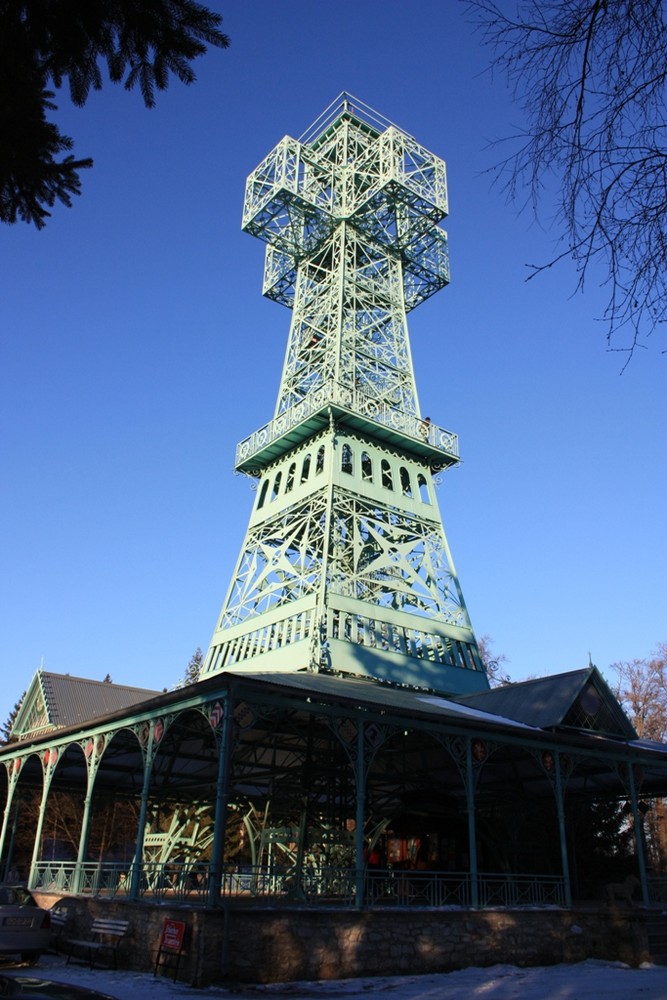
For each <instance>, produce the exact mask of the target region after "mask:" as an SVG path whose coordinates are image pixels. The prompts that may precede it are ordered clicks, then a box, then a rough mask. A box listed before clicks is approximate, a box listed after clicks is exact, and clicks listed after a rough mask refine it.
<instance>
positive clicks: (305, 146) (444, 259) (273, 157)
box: [201, 94, 488, 693]
mask: <svg viewBox="0 0 667 1000" xmlns="http://www.w3.org/2000/svg"><path fill="white" fill-rule="evenodd" d="M446 214H447V184H446V175H445V164H444V162H443V161H442V160H440V159H439V158H438V157H436V156H434V155H433V154H432V153H430V152H429V151H428V150H426V149H425V148H424V147H423V146H421V145H420V144H419V143H418V142H417V141H416V140H415V139H413V138H412V136H410V135H408V134H407V133H406V132H404V131H402V130H401V129H399V128H397V127H396V126H395V125H392V124H391V123H390V122H388V121H387V120H386V119H384V118H383V117H382V116H381V115H379V114H378V113H377V112H375V111H373V110H372V109H371V108H369V107H367V106H366V105H364V104H363V103H362V102H360V101H358V100H356V99H355V98H352V97H351V96H349V95H348V94H342V95H341V96H340V97H339V98H337V100H336V101H334V102H333V104H331V105H330V106H329V108H327V109H326V111H325V112H324V113H323V114H322V115H321V116H320V117H319V118H318V119H317V121H316V122H315V123H314V124H313V125H312V126H311V127H310V129H309V130H308V131H307V132H306V133H305V134H304V135H303V136H301V138H300V139H298V140H297V139H292V138H290V137H289V136H286V137H285V138H284V139H282V140H281V141H280V142H279V143H278V145H277V146H276V147H275V149H273V150H272V151H271V152H270V153H269V155H268V156H267V157H266V158H265V159H264V160H263V161H262V163H260V165H259V166H258V167H257V168H256V169H255V170H254V171H253V172H252V174H251V175H250V177H249V178H248V181H247V186H246V195H245V203H244V209H243V229H244V230H245V231H246V232H249V233H251V234H252V235H254V236H258V237H259V238H260V239H262V240H263V241H264V242H265V243H266V258H265V266H264V285H263V291H264V294H265V295H266V296H268V297H269V298H271V299H274V300H275V301H276V302H279V303H282V304H283V305H285V306H287V307H288V308H290V309H291V310H292V321H291V325H290V331H289V336H288V342H287V350H286V354H285V361H284V365H283V371H282V377H281V381H280V389H279V392H278V400H277V403H276V408H275V412H274V415H273V418H272V419H271V420H270V421H269V422H268V423H266V424H264V426H262V427H261V428H260V429H259V430H257V431H255V432H254V433H253V434H251V435H250V436H249V437H248V438H246V439H245V440H243V441H241V442H240V444H239V445H238V447H237V449H236V463H235V467H236V470H237V471H239V472H243V473H246V474H247V475H249V476H252V477H253V478H255V479H256V480H257V489H256V499H255V503H254V508H253V510H252V513H251V516H250V523H249V526H248V530H247V533H246V537H245V539H244V542H243V545H242V547H241V553H240V556H239V559H238V562H237V565H236V569H235V571H234V575H233V577H232V581H231V584H230V586H229V590H228V593H227V596H226V599H225V602H224V605H223V608H222V612H221V615H220V618H219V621H218V623H217V627H216V629H215V632H214V634H213V637H212V640H211V645H210V647H209V650H208V653H207V656H206V659H205V661H204V665H203V669H202V674H201V676H202V677H205V676H206V675H208V674H213V673H217V672H219V671H221V670H233V671H234V672H245V671H252V672H256V673H267V672H271V671H281V672H284V671H290V672H292V671H298V670H305V671H308V670H309V671H317V672H322V671H324V672H328V673H334V674H336V675H340V676H342V677H344V676H345V675H356V676H366V677H372V678H376V679H378V680H382V681H386V682H391V683H398V684H407V685H411V686H416V687H421V688H427V689H430V690H434V691H437V692H440V693H464V692H469V691H477V690H483V689H485V688H487V687H488V681H487V678H486V674H485V672H484V668H483V665H482V662H481V659H480V655H479V650H478V647H477V643H476V640H475V636H474V633H473V630H472V627H471V624H470V620H469V617H468V613H467V610H466V607H465V603H464V600H463V595H462V592H461V588H460V586H459V581H458V578H457V575H456V571H455V569H454V564H453V561H452V558H451V554H450V551H449V547H448V544H447V540H446V537H445V533H444V529H443V525H442V519H441V516H440V512H439V509H438V504H437V499H436V495H435V489H434V483H433V474H434V473H436V472H440V471H442V470H444V469H447V468H448V467H449V466H451V465H454V464H456V463H457V462H458V460H459V455H458V441H457V438H456V435H455V434H453V433H452V432H451V431H447V430H445V429H443V428H442V427H439V426H438V425H437V424H436V423H433V422H431V420H430V418H428V417H423V416H422V414H421V412H420V409H419V403H418V399H417V389H416V385H415V379H414V372H413V366H412V358H411V354H410V344H409V338H408V329H407V321H406V315H407V313H408V312H409V311H410V310H411V309H413V308H414V307H415V306H417V305H419V304H420V302H423V301H424V300H425V299H427V298H428V297H429V296H430V295H433V294H434V293H435V292H437V291H438V290H439V289H441V288H443V287H444V286H445V285H446V284H447V283H448V281H449V258H448V252H447V236H446V233H445V232H444V231H443V230H442V229H441V228H440V227H439V225H438V223H439V222H440V221H441V220H442V219H443V218H444V217H445V216H446Z"/></svg>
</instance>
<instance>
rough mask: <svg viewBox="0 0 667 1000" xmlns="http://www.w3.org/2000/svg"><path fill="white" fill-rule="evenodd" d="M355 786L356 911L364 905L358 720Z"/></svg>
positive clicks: (361, 745)
mask: <svg viewBox="0 0 667 1000" xmlns="http://www.w3.org/2000/svg"><path fill="white" fill-rule="evenodd" d="M355 772H356V773H355V779H356V786H357V816H356V828H355V835H356V837H355V839H356V851H355V853H356V871H355V890H354V903H355V906H356V907H357V909H360V908H361V907H362V906H363V905H364V803H365V800H366V762H365V755H364V724H363V722H362V721H361V720H359V723H358V728H357V759H356V761H355Z"/></svg>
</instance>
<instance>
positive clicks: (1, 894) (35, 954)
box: [0, 885, 51, 962]
mask: <svg viewBox="0 0 667 1000" xmlns="http://www.w3.org/2000/svg"><path fill="white" fill-rule="evenodd" d="M50 941H51V914H50V913H49V911H48V910H43V909H42V908H41V907H39V906H38V905H37V903H36V901H35V898H34V897H33V895H32V894H31V893H30V892H29V891H28V890H27V889H25V888H24V887H23V886H20V885H0V953H1V954H4V955H10V954H18V955H20V956H21V959H22V961H24V962H36V961H37V959H38V958H39V956H40V955H41V954H42V952H43V951H46V950H47V949H48V947H49V944H50Z"/></svg>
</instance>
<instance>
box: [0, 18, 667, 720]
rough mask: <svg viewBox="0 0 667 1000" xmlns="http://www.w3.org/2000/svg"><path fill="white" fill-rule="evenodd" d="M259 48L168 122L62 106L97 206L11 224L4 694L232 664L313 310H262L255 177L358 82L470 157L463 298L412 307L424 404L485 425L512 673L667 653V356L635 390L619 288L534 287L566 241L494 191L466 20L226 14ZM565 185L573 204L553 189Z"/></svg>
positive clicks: (485, 623) (466, 440)
mask: <svg viewBox="0 0 667 1000" xmlns="http://www.w3.org/2000/svg"><path fill="white" fill-rule="evenodd" d="M212 6H213V7H214V8H215V9H219V10H220V11H221V12H222V13H223V15H224V30H226V31H227V32H228V34H229V35H230V36H231V39H232V46H231V48H230V49H229V50H227V51H223V52H220V51H215V52H212V53H209V54H208V55H207V56H205V57H204V58H203V59H201V60H199V62H198V64H197V66H196V69H197V74H198V81H197V83H196V84H195V85H194V86H192V87H190V88H186V87H183V86H181V85H179V84H177V83H175V82H174V83H173V84H172V85H171V87H170V88H169V90H168V91H167V92H166V93H165V94H162V95H160V97H159V100H158V107H157V108H156V109H155V110H153V111H147V110H145V109H144V108H143V106H142V104H141V101H140V99H139V94H138V93H136V94H135V93H132V94H126V93H125V92H124V91H123V90H122V89H120V88H118V87H115V88H114V87H111V86H110V85H106V86H105V88H104V90H103V91H102V92H101V93H99V94H94V95H93V96H92V97H91V98H90V100H89V101H88V104H87V105H86V107H85V108H84V109H75V108H72V107H71V106H70V105H69V102H68V100H67V99H66V97H65V96H62V97H61V98H60V106H61V110H60V113H59V116H58V118H59V121H60V123H61V127H62V129H63V131H65V132H66V133H67V134H70V135H72V136H73V138H74V139H75V153H76V154H77V155H79V156H87V155H89V156H93V157H94V159H95V166H94V168H93V169H92V170H91V171H88V172H85V173H84V191H83V194H82V196H81V197H80V198H77V199H75V202H74V207H73V208H71V209H65V208H56V209H55V211H54V214H53V218H52V220H51V221H50V222H49V224H48V226H47V228H46V229H45V230H43V231H42V232H37V231H35V230H34V229H32V228H28V227H27V226H25V225H16V226H14V227H6V226H5V227H2V229H1V230H0V253H1V254H2V268H1V271H0V282H1V289H2V292H1V295H0V336H1V356H0V383H1V384H0V407H1V408H2V414H1V420H2V491H1V494H0V551H1V552H2V566H3V572H2V575H1V578H0V664H1V667H2V675H3V678H4V683H3V686H2V692H1V693H0V699H1V703H0V717H2V718H3V719H4V718H6V717H7V714H8V712H9V710H10V709H11V707H12V706H13V704H14V702H15V701H16V700H17V699H18V698H19V697H20V696H21V694H22V692H23V691H24V690H25V688H26V687H27V685H28V684H29V682H30V679H31V678H32V676H33V674H34V672H35V670H37V669H38V668H39V666H40V663H43V666H44V668H45V669H47V670H51V671H54V672H58V673H71V674H75V675H80V676H85V677H93V678H98V679H100V680H101V679H103V678H104V677H105V675H106V674H107V673H108V674H110V675H111V677H112V678H113V680H114V681H116V682H118V683H126V684H134V685H138V686H142V687H147V688H154V689H157V690H159V689H162V688H163V687H172V686H173V685H174V684H176V683H177V682H178V680H179V678H180V677H182V675H183V673H184V671H185V667H186V665H187V662H188V660H189V659H190V656H191V655H192V653H193V652H194V650H195V649H196V647H197V646H202V647H203V648H204V649H206V647H207V645H208V642H209V639H210V636H211V633H212V631H213V628H214V625H215V622H216V618H217V615H218V612H219V609H220V606H221V604H222V601H223V598H224V596H225V592H226V589H227V585H228V582H229V578H230V575H231V573H232V570H233V567H234V562H235V560H236V557H237V554H238V551H239V548H240V545H241V542H242V540H243V536H244V532H245V529H246V525H247V520H248V517H249V514H250V508H251V504H252V493H251V490H250V486H249V483H248V481H247V480H244V479H243V478H242V477H239V476H235V475H234V474H233V471H232V466H233V458H234V448H235V445H236V442H237V441H238V440H240V439H241V438H243V437H245V436H246V435H247V434H249V433H250V432H252V431H253V430H254V429H255V428H256V427H258V426H260V425H261V424H262V423H264V422H265V421H266V420H267V419H269V418H270V417H271V415H272V412H273V407H274V404H275V399H276V394H277V390H278V383H279V377H280V370H281V365H282V357H283V351H284V347H285V342H286V337H287V331H288V325H289V319H290V314H289V311H288V310H287V309H284V308H283V307H281V306H278V305H276V304H275V303H272V302H269V301H268V300H264V299H263V298H262V296H261V273H262V264H263V247H262V244H260V242H259V241H258V240H256V239H253V238H252V237H250V236H247V235H245V234H244V233H242V232H241V230H240V217H241V209H242V202H243V191H244V184H245V178H246V176H247V174H248V173H250V171H251V170H253V169H254V167H255V166H256V165H257V164H258V162H259V161H260V160H261V159H262V158H263V157H264V156H265V155H266V153H267V152H268V151H269V150H270V149H271V148H273V146H274V145H275V144H276V142H277V141H278V140H279V139H280V138H281V137H282V136H283V135H285V134H290V135H293V136H298V135H300V134H301V133H302V132H303V131H304V130H305V129H306V128H307V126H308V125H309V124H310V123H311V122H312V121H313V120H314V119H315V118H316V117H317V116H318V115H319V114H320V112H321V111H322V110H323V109H324V108H325V107H326V106H327V105H328V104H329V103H330V102H331V101H332V100H333V99H334V98H335V97H336V96H337V95H338V94H339V93H340V92H341V91H342V90H347V91H348V92H350V93H352V94H354V95H356V96H357V97H359V98H360V99H362V100H363V101H364V102H366V103H367V104H369V105H371V106H372V107H374V108H376V109H377V110H378V111H380V112H381V113H382V114H383V115H385V116H386V117H387V118H389V119H391V120H392V121H394V122H396V123H397V124H398V125H399V126H401V127H402V128H404V129H405V130H406V131H408V132H410V133H411V134H413V135H414V136H415V137H416V138H417V139H418V140H419V141H420V142H422V143H423V144H424V145H425V146H426V147H427V148H429V149H431V150H432V151H433V152H435V153H437V154H438V155H439V156H441V157H442V158H443V159H445V160H446V162H447V166H448V178H449V188H450V217H449V219H448V220H447V222H446V224H445V225H446V228H447V231H448V233H449V238H450V252H451V268H452V283H451V285H450V286H449V287H448V288H446V289H445V290H444V291H442V292H440V293H439V294H438V295H436V296H434V297H433V298H432V299H431V300H429V301H428V302H427V303H425V304H424V305H422V306H420V307H419V308H418V309H416V310H415V311H414V312H413V313H411V315H410V318H409V322H410V333H411V342H412V349H413V358H414V364H415V370H416V376H417V384H418V389H419V395H420V400H421V404H422V412H424V413H429V414H430V415H431V417H432V418H433V420H434V421H435V422H437V423H438V424H441V425H442V426H444V427H447V428H449V429H451V430H453V431H456V432H457V433H458V434H459V438H460V445H461V454H462V458H463V462H462V464H461V466H460V467H459V468H457V469H456V470H454V471H451V472H449V473H447V474H446V475H445V476H444V477H443V483H442V485H441V487H440V492H439V499H440V505H441V509H442V513H443V519H444V523H445V528H446V531H447V534H448V537H449V541H450V544H451V548H452V552H453V555H454V560H455V563H456V566H457V569H458V572H459V576H460V579H461V584H462V587H463V591H464V594H465V598H466V601H467V604H468V608H469V611H470V615H471V618H472V622H473V626H474V628H475V629H476V631H477V633H478V634H479V635H482V634H488V635H490V636H492V637H493V646H494V648H495V650H496V651H497V652H502V653H504V654H505V655H506V656H507V658H508V662H507V664H506V667H507V670H508V672H509V673H510V675H511V676H512V678H513V679H515V680H520V679H522V678H523V677H526V676H530V675H541V674H547V673H554V672H559V671H565V670H571V669H575V668H578V667H581V666H585V665H586V664H587V663H588V655H589V652H590V654H591V656H592V658H593V661H594V662H595V663H596V664H597V665H598V666H599V667H600V668H601V669H602V670H603V671H605V672H606V673H607V676H610V677H613V675H612V674H610V673H609V671H608V668H609V665H610V664H611V663H613V662H614V661H616V660H623V659H632V658H634V657H644V656H647V655H648V654H649V653H650V652H651V651H652V650H653V649H654V648H655V646H656V644H657V642H658V641H660V640H663V639H665V638H666V637H667V628H666V627H665V609H666V608H667V571H666V569H665V567H666V565H667V560H666V556H667V533H666V529H665V510H664V498H665V493H666V486H667V482H666V472H665V468H666V463H665V438H666V435H665V431H666V429H667V428H666V426H665V425H666V420H665V403H664V397H665V392H664V389H665V385H664V383H665V365H666V364H667V361H666V360H665V357H664V355H661V354H660V351H659V349H658V347H657V346H656V345H655V344H654V345H653V346H652V348H651V349H650V350H648V351H645V350H641V351H639V352H637V356H636V357H635V359H634V360H633V362H632V363H631V365H630V366H629V367H628V368H627V370H626V371H625V372H624V374H623V375H621V374H620V371H621V367H622V363H623V359H622V357H621V356H620V355H618V354H614V353H609V352H608V351H606V349H605V346H606V345H605V327H604V325H603V324H602V323H601V322H600V321H599V317H600V315H601V314H602V311H603V309H604V304H605V301H606V299H605V293H604V291H605V290H604V289H601V288H599V287H598V285H599V283H600V281H601V280H602V279H603V277H604V276H603V275H600V276H599V281H598V282H596V281H595V280H590V281H589V282H588V285H587V288H586V291H585V294H584V295H581V294H574V288H575V284H576V275H575V273H574V271H573V269H572V267H571V266H570V265H569V264H568V263H567V262H566V263H564V264H563V265H561V266H560V267H558V268H556V269H554V270H551V271H549V272H547V273H546V274H544V275H543V276H542V277H540V278H537V279H535V280H533V281H531V282H528V283H526V280H525V279H526V276H527V273H528V271H527V267H526V265H527V264H528V263H535V262H542V261H545V260H547V259H549V257H550V256H551V255H552V254H553V252H554V240H555V238H556V230H555V229H550V228H549V227H548V225H547V223H548V221H549V219H550V217H551V215H552V214H553V213H552V210H551V207H550V204H549V200H548V197H547V199H546V201H545V203H544V208H545V212H544V220H543V221H542V224H541V225H538V224H536V223H535V221H534V220H533V218H532V216H531V215H530V214H525V215H517V212H516V209H515V208H514V207H513V206H512V205H510V204H508V203H507V201H506V199H505V197H504V195H503V193H502V192H501V191H500V190H498V189H497V188H494V187H493V186H492V185H491V182H490V178H489V175H488V174H487V173H485V171H486V170H487V168H488V167H490V166H491V165H492V164H493V163H494V162H495V160H496V159H497V158H498V151H497V150H494V149H493V148H491V147H490V145H489V143H490V142H492V140H493V139H495V138H498V137H500V136H503V135H507V134H509V133H511V132H512V130H513V128H514V127H515V126H516V125H517V123H519V122H520V114H519V111H518V109H517V108H516V107H515V106H514V105H513V104H512V102H511V100H510V96H509V94H508V92H507V90H506V88H505V85H504V82H503V81H502V80H500V79H493V77H492V76H490V75H489V74H488V73H486V72H485V67H486V66H487V63H488V52H487V51H486V50H484V49H482V48H481V46H480V43H479V39H478V37H477V36H476V35H475V34H474V32H473V30H472V28H471V26H470V25H469V24H467V23H466V20H465V15H464V10H463V7H462V5H460V4H459V3H457V2H455V0H445V2H442V0H421V2H418V3H415V4H413V5H411V6H410V8H408V7H407V6H406V5H405V4H403V3H400V4H399V3H394V2H387V0H384V2H380V0H377V2H374V0H355V2H352V0H343V2H339V3H337V4H323V3H322V4H320V3H316V2H306V0H286V2H283V3H280V4H278V3H275V2H268V0H225V2H222V3H217V2H216V3H214V4H212ZM555 183H556V181H555V179H554V178H545V189H546V192H547V193H548V191H549V190H550V189H551V190H553V189H554V187H555Z"/></svg>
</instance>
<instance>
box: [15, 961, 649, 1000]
mask: <svg viewBox="0 0 667 1000" xmlns="http://www.w3.org/2000/svg"><path fill="white" fill-rule="evenodd" d="M5 971H6V972H7V973H9V974H15V975H26V976H35V977H39V978H43V979H50V980H54V981H57V982H66V983H70V984H72V985H75V986H80V987H86V988H88V989H92V990H98V991H99V992H101V993H106V994H107V995H109V996H111V997H114V998H117V1000H135V998H137V997H140V998H141V1000H178V998H179V997H180V998H192V997H200V998H202V1000H204V998H207V1000H224V998H230V1000H231V998H234V997H244V998H246V1000H283V998H291V997H293V998H295V1000H329V998H331V1000H335V998H338V997H343V998H345V1000H362V998H364V1000H369V998H370V1000H372V998H374V997H377V998H378V1000H635V998H636V1000H667V967H663V966H656V965H645V966H643V967H642V968H640V969H632V968H630V967H628V966H627V965H623V964H622V963H621V962H602V961H594V960H589V961H587V962H581V963H579V964H577V965H552V966H547V967H541V968H534V969H519V968H517V967H516V966H513V965H495V966H492V967H491V968H488V969H478V968H471V969H462V970H461V971H460V972H449V973H443V974H440V975H432V976H387V977H381V978H373V979H371V978H364V979H346V980H333V981H332V980H329V981H327V982H317V983H306V982H299V983H275V984H271V985H258V986H252V985H242V986H226V987H224V988H223V987H215V986H211V987H208V988H207V989H204V990H200V989H194V988H193V987H192V986H189V985H187V984H186V983H173V982H172V981H171V979H167V978H158V979H154V978H153V976H151V975H149V974H145V973H142V974H140V973H135V972H127V971H124V970H118V971H113V970H106V969H94V970H93V971H91V970H90V969H88V968H87V967H85V966H81V965H65V959H63V958H62V957H60V958H58V957H54V956H51V955H45V956H44V957H43V958H42V959H41V960H40V962H39V963H38V964H37V965H36V966H33V967H32V968H30V969H28V968H27V967H25V966H24V967H22V968H20V969H16V968H15V969H9V968H7V967H2V966H0V973H2V972H5Z"/></svg>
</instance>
